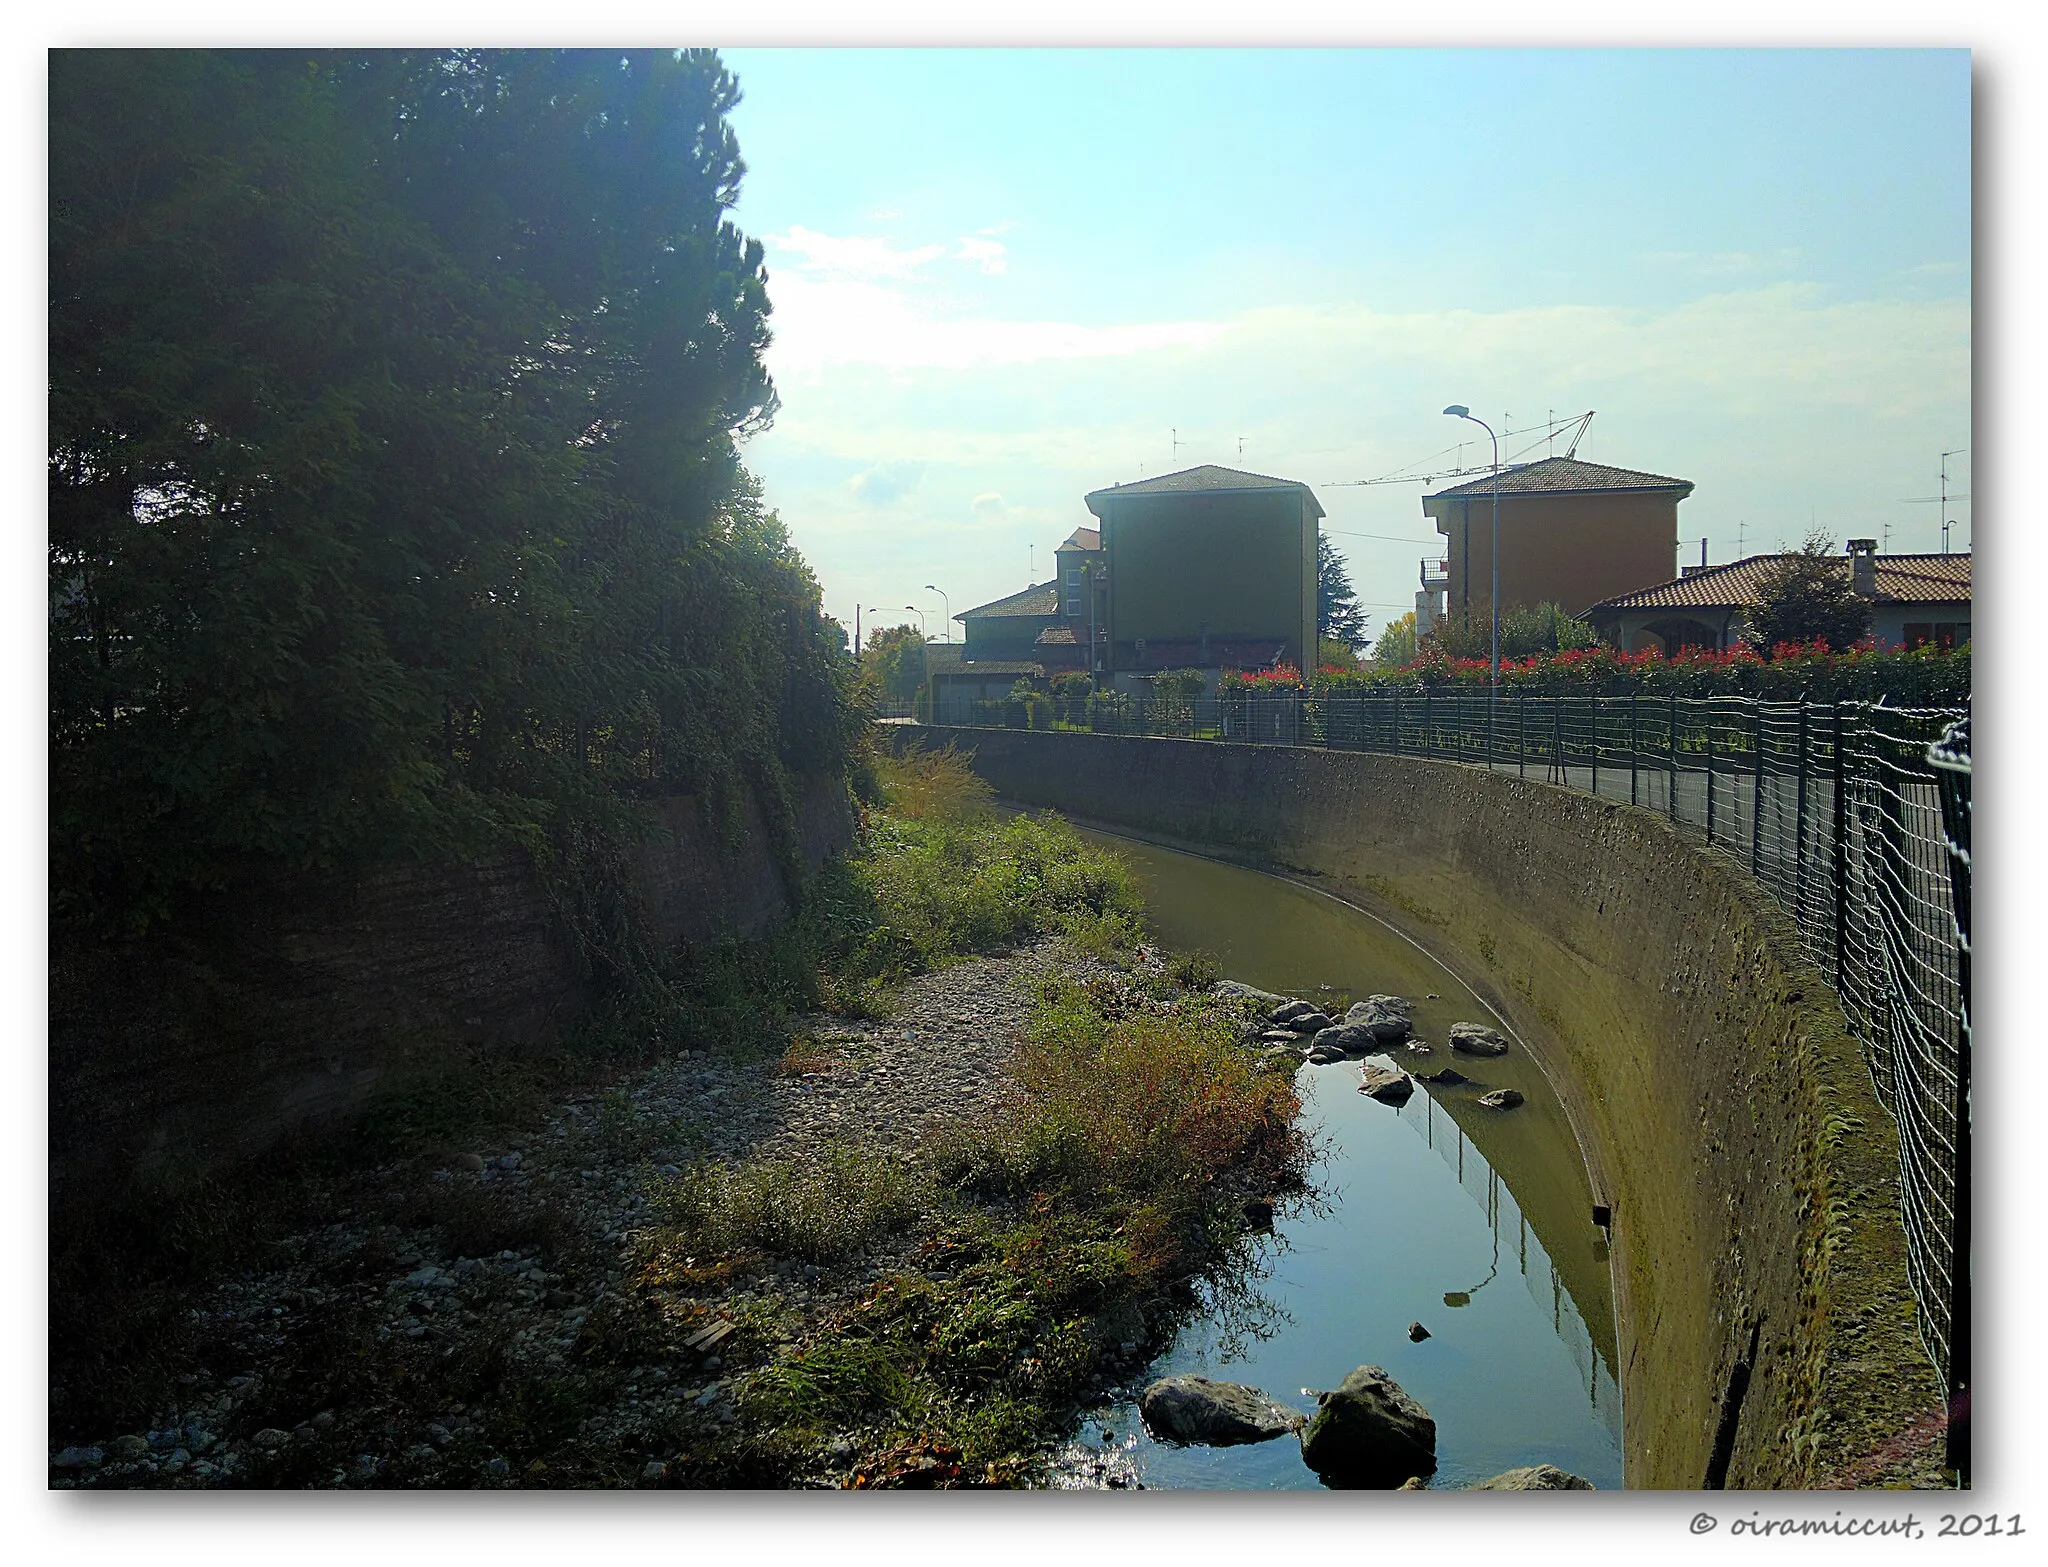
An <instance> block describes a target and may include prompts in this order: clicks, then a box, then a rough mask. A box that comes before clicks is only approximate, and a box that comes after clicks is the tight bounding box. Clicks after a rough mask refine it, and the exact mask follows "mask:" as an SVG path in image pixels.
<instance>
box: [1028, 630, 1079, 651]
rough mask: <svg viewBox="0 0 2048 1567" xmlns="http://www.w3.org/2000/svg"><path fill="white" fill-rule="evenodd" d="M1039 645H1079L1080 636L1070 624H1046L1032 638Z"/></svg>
mask: <svg viewBox="0 0 2048 1567" xmlns="http://www.w3.org/2000/svg"><path fill="white" fill-rule="evenodd" d="M1034 640H1035V642H1036V644H1037V645H1038V646H1040V647H1079V646H1080V645H1081V637H1080V634H1079V633H1078V632H1076V631H1075V630H1074V628H1073V627H1072V626H1047V627H1046V628H1045V629H1044V630H1043V631H1041V632H1039V633H1038V635H1037V637H1036V638H1035V639H1034Z"/></svg>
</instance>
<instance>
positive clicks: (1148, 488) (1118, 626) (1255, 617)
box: [1062, 464, 1324, 685]
mask: <svg viewBox="0 0 2048 1567" xmlns="http://www.w3.org/2000/svg"><path fill="white" fill-rule="evenodd" d="M1087 502H1088V509H1089V511H1091V512H1093V513H1094V514H1095V515H1096V516H1097V517H1098V518H1100V519H1101V523H1102V526H1101V530H1100V546H1101V547H1100V552H1099V555H1094V552H1089V553H1090V555H1091V556H1092V557H1093V558H1097V559H1099V560H1100V561H1101V565H1102V577H1103V579H1104V587H1105V590H1106V591H1105V592H1104V593H1103V594H1102V600H1101V606H1100V609H1099V613H1100V614H1101V616H1102V619H1103V622H1104V624H1103V625H1102V627H1101V630H1100V641H1099V643H1098V649H1099V653H1100V659H1099V663H1098V671H1099V672H1100V673H1102V674H1104V675H1107V676H1108V677H1110V678H1111V679H1112V680H1114V681H1115V682H1116V683H1117V684H1119V685H1124V684H1128V683H1129V681H1130V678H1131V677H1133V676H1144V675H1148V674H1157V673H1158V672H1159V671H1160V670H1163V669H1199V670H1202V671H1204V672H1205V673H1207V674H1209V675H1210V676H1211V681H1212V684H1213V677H1214V675H1215V674H1216V673H1218V672H1220V671H1222V670H1226V669H1256V668H1261V667H1264V666H1267V665H1271V664H1274V663H1277V662H1285V663H1291V664H1294V665H1297V666H1299V667H1301V668H1304V669H1307V668H1311V667H1313V663H1314V659H1315V652H1316V640H1315V637H1316V532H1317V524H1318V523H1319V522H1320V521H1321V519H1322V517H1323V516H1324V511H1323V507H1322V503H1321V502H1320V501H1318V500H1317V499H1316V497H1315V492H1314V491H1312V490H1311V489H1310V488H1309V487H1308V486H1307V485H1306V484H1303V483H1301V482H1300V481H1299V480H1295V479H1275V478H1271V477H1269V476H1267V475H1265V474H1258V473H1241V472H1239V471H1238V470H1237V469H1235V468H1221V467H1217V466H1215V465H1214V464H1204V465H1203V466H1201V467H1199V468H1187V469H1184V470H1182V471H1181V472H1179V473H1168V474H1161V475H1160V476H1159V477H1158V478H1156V479H1144V480H1141V481H1139V482H1138V483H1135V484H1119V485H1114V486H1112V487H1110V488H1109V489H1106V490H1096V491H1093V492H1092V493H1091V494H1089V496H1088V497H1087ZM1077 553H1079V552H1077ZM1086 597H1087V596H1086V595H1085V594H1083V595H1080V596H1079V597H1078V604H1077V607H1079V608H1082V609H1085V607H1086ZM1062 607H1064V605H1063V606H1062Z"/></svg>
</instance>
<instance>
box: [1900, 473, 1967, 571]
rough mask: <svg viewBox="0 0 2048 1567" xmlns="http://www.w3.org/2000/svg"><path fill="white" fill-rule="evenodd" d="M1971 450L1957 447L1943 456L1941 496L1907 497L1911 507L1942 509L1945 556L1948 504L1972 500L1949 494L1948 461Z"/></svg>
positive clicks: (1943, 551)
mask: <svg viewBox="0 0 2048 1567" xmlns="http://www.w3.org/2000/svg"><path fill="white" fill-rule="evenodd" d="M1969 449H1970V448H1969V447H1967V446H1956V447H1952V448H1950V449H1949V450H1948V451H1945V452H1943V453H1942V454H1941V493H1940V494H1939V495H1909V496H1907V497H1906V504H1907V505H1909V506H1935V505H1938V506H1940V507H1941V553H1942V554H1944V555H1946V554H1947V553H1948V529H1949V520H1948V503H1949V502H1950V501H1966V500H1968V499H1969V498H1970V497H1969V496H1967V495H1951V494H1949V492H1948V460H1949V459H1950V458H1951V457H1960V456H1961V455H1962V454H1963V453H1964V452H1966V451H1968V450H1969Z"/></svg>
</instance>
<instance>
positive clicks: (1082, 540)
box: [1053, 528, 1102, 555]
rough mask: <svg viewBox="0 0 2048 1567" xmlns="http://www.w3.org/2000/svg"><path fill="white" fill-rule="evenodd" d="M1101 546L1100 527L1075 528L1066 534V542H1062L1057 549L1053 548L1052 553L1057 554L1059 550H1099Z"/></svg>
mask: <svg viewBox="0 0 2048 1567" xmlns="http://www.w3.org/2000/svg"><path fill="white" fill-rule="evenodd" d="M1101 548H1102V532H1101V530H1100V529H1098V528H1076V529H1075V530H1074V531H1073V532H1072V533H1070V534H1068V535H1067V542H1066V543H1064V544H1062V545H1061V546H1060V549H1059V550H1054V551H1053V553H1054V554H1055V555H1057V554H1058V553H1059V552H1060V550H1099V549H1101Z"/></svg>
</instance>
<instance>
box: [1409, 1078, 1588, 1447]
mask: <svg viewBox="0 0 2048 1567" xmlns="http://www.w3.org/2000/svg"><path fill="white" fill-rule="evenodd" d="M1418 1106H1419V1107H1420V1109H1419V1111H1418V1109H1417V1107H1418ZM1479 1113H1480V1114H1482V1115H1485V1116H1488V1117H1491V1118H1492V1119H1493V1120H1495V1121H1497V1120H1498V1119H1499V1115H1498V1113H1497V1112H1493V1111H1480V1112H1479ZM1396 1115H1397V1117H1398V1119H1399V1120H1400V1121H1401V1122H1402V1124H1403V1125H1405V1126H1407V1127H1408V1129H1409V1130H1410V1131H1413V1132H1416V1133H1418V1134H1419V1135H1420V1136H1421V1137H1422V1139H1423V1142H1424V1143H1425V1145H1426V1146H1428V1147H1429V1148H1430V1149H1431V1150H1432V1151H1433V1152H1435V1153H1436V1154H1437V1155H1438V1156H1439V1157H1440V1158H1441V1159H1442V1160H1443V1161H1444V1163H1445V1164H1447V1165H1449V1166H1450V1167H1451V1168H1452V1170H1454V1171H1455V1172H1456V1174H1457V1178H1458V1185H1459V1187H1460V1188H1461V1189H1462V1190H1463V1191H1464V1193H1465V1195H1466V1196H1468V1197H1470V1198H1471V1199H1472V1200H1473V1201H1474V1202H1476V1203H1477V1204H1478V1205H1479V1207H1480V1209H1481V1210H1482V1211H1483V1212H1484V1213H1485V1215H1486V1224H1487V1229H1488V1230H1489V1232H1490V1233H1491V1237H1492V1242H1493V1259H1492V1266H1491V1267H1489V1268H1488V1270H1487V1274H1486V1277H1485V1278H1483V1279H1481V1280H1480V1281H1479V1282H1478V1283H1477V1284H1474V1285H1473V1286H1471V1288H1469V1289H1463V1290H1446V1291H1445V1292H1444V1304H1445V1305H1446V1306H1450V1307H1453V1308H1457V1307H1463V1306H1468V1305H1470V1304H1471V1303H1472V1297H1473V1296H1475V1295H1477V1294H1478V1293H1479V1291H1480V1290H1482V1289H1484V1288H1485V1287H1486V1286H1487V1285H1488V1284H1490V1283H1492V1282H1493V1280H1494V1279H1495V1278H1496V1277H1497V1276H1498V1275H1499V1273H1500V1260H1501V1242H1502V1238H1503V1236H1504V1235H1505V1236H1506V1238H1507V1240H1508V1244H1509V1250H1510V1251H1511V1253H1512V1254H1513V1257H1514V1263H1515V1269H1516V1271H1517V1272H1519V1273H1520V1274H1521V1276H1522V1282H1523V1283H1524V1285H1526V1286H1527V1288H1528V1291H1529V1298H1530V1299H1531V1300H1533V1301H1535V1302H1536V1303H1537V1305H1538V1306H1540V1307H1543V1308H1544V1309H1546V1310H1547V1311H1548V1313H1549V1316H1550V1329H1551V1332H1552V1333H1553V1334H1554V1335H1556V1337H1557V1340H1558V1342H1559V1343H1561V1344H1563V1345H1564V1347H1565V1349H1566V1351H1567V1352H1568V1353H1569V1354H1570V1355H1571V1357H1572V1361H1573V1363H1574V1364H1575V1365H1577V1367H1578V1368H1579V1374H1580V1377H1581V1379H1582V1380H1583V1382H1584V1383H1585V1387H1586V1400H1587V1403H1588V1405H1589V1406H1590V1407H1591V1408H1592V1409H1593V1410H1594V1411H1595V1412H1596V1413H1597V1414H1598V1415H1599V1418H1600V1421H1601V1423H1602V1424H1603V1425H1604V1426H1606V1428H1607V1429H1608V1431H1609V1432H1610V1433H1611V1434H1612V1435H1613V1437H1614V1440H1615V1441H1616V1442H1617V1443H1619V1442H1620V1440H1621V1389H1620V1387H1619V1385H1618V1384H1617V1382H1616V1380H1615V1366H1614V1333H1613V1323H1614V1319H1613V1314H1612V1312H1611V1311H1608V1310H1606V1309H1604V1308H1605V1307H1606V1303H1607V1300H1608V1296H1607V1292H1606V1291H1605V1290H1601V1291H1599V1292H1598V1294H1597V1296H1596V1299H1597V1300H1598V1302H1599V1305H1600V1307H1601V1308H1603V1309H1601V1311H1600V1314H1599V1315H1598V1316H1595V1317H1594V1318H1593V1321H1594V1322H1596V1323H1598V1324H1599V1325H1600V1327H1601V1328H1602V1329H1604V1331H1602V1332H1600V1333H1598V1334H1596V1333H1595V1332H1594V1330H1593V1328H1592V1327H1590V1326H1588V1321H1587V1315H1588V1314H1587V1313H1586V1312H1585V1311H1584V1310H1582V1309H1581V1308H1580V1305H1579V1302H1578V1301H1577V1300H1576V1299H1575V1298H1574V1295H1573V1291H1572V1287H1571V1286H1570V1285H1569V1284H1567V1283H1566V1282H1565V1279H1564V1276H1563V1274H1562V1273H1560V1272H1559V1270H1558V1267H1557V1265H1556V1263H1555V1262H1554V1261H1553V1257H1554V1256H1555V1255H1556V1250H1561V1249H1565V1248H1564V1246H1563V1244H1562V1240H1561V1238H1558V1239H1555V1240H1553V1244H1552V1245H1551V1246H1546V1245H1545V1244H1544V1242H1543V1239H1542V1237H1541V1236H1540V1235H1538V1236H1537V1237H1536V1243H1535V1247H1534V1259H1535V1260H1534V1266H1533V1267H1532V1266H1531V1260H1530V1259H1531V1245H1530V1241H1531V1226H1530V1222H1529V1216H1528V1215H1527V1214H1526V1213H1524V1212H1523V1211H1522V1209H1521V1206H1520V1205H1519V1204H1518V1203H1517V1202H1516V1201H1515V1194H1514V1190H1513V1188H1512V1187H1510V1186H1509V1185H1508V1184H1507V1183H1506V1182H1505V1181H1503V1180H1502V1179H1501V1177H1500V1172H1499V1171H1498V1170H1496V1169H1495V1168H1494V1167H1493V1165H1492V1164H1491V1163H1489V1162H1488V1160H1487V1158H1486V1156H1485V1155H1484V1154H1483V1153H1481V1152H1480V1151H1479V1146H1478V1144H1477V1142H1476V1141H1475V1139H1474V1138H1473V1137H1472V1136H1471V1135H1470V1134H1468V1133H1467V1132H1466V1130H1465V1127H1464V1126H1463V1125H1462V1124H1460V1122H1459V1121H1458V1120H1456V1119H1454V1118H1453V1116H1452V1115H1451V1113H1450V1112H1449V1110H1447V1109H1446V1108H1445V1107H1444V1106H1442V1105H1440V1104H1438V1102H1437V1099H1436V1096H1435V1094H1434V1093H1432V1092H1430V1091H1428V1090H1427V1089H1425V1091H1424V1092H1423V1093H1421V1094H1418V1095H1416V1096H1415V1097H1414V1098H1413V1099H1410V1100H1409V1101H1408V1103H1407V1104H1405V1105H1403V1106H1401V1107H1400V1109H1399V1110H1398V1111H1397V1112H1396ZM1478 1124H1479V1125H1480V1126H1481V1127H1484V1126H1486V1125H1487V1124H1488V1123H1487V1122H1486V1121H1481V1122H1479V1123H1478ZM1586 1228H1587V1232H1588V1239H1587V1242H1586V1244H1585V1246H1584V1247H1583V1248H1582V1249H1584V1250H1587V1251H1589V1252H1590V1253H1592V1254H1594V1255H1596V1256H1600V1257H1601V1260H1602V1261H1603V1262H1604V1255H1602V1254H1603V1253H1604V1251H1605V1247H1604V1246H1603V1245H1602V1244H1601V1243H1600V1242H1599V1241H1598V1240H1593V1239H1590V1236H1591V1234H1592V1233H1593V1232H1592V1221H1591V1218H1590V1215H1589V1216H1588V1218H1587V1221H1586ZM1553 1248H1556V1249H1553ZM1582 1287H1583V1286H1582Z"/></svg>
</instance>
